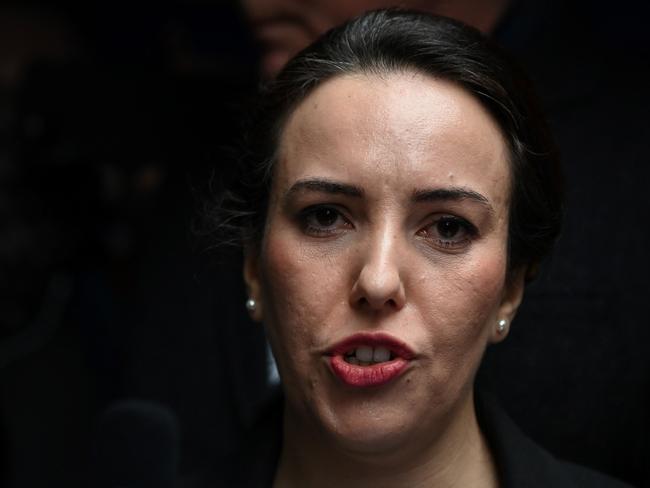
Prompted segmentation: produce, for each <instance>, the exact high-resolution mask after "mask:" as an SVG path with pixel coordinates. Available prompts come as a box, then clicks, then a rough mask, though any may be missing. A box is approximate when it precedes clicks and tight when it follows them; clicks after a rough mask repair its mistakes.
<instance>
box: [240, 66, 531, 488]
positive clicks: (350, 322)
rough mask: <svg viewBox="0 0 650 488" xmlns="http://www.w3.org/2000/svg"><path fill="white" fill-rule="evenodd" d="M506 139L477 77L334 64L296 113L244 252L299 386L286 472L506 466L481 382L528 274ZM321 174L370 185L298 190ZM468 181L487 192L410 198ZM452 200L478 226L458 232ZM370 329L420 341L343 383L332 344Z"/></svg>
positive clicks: (454, 475)
mask: <svg viewBox="0 0 650 488" xmlns="http://www.w3.org/2000/svg"><path fill="white" fill-rule="evenodd" d="M507 154H508V153H507V148H506V145H505V142H504V140H503V138H502V136H501V133H500V131H499V128H498V127H497V125H496V123H495V122H494V121H493V120H492V119H491V117H490V116H489V115H488V113H487V112H486V111H485V110H484V109H483V108H482V106H481V105H480V104H479V103H478V101H476V100H475V99H474V98H473V97H472V96H471V95H470V94H468V93H466V92H465V91H464V90H462V89H461V88H459V87H457V86H455V85H453V84H451V83H448V82H446V81H441V80H435V79H432V78H430V77H427V76H424V75H420V74H415V73H412V72H407V73H394V74H387V75H384V76H381V77H379V76H378V75H364V74H359V75H354V76H352V75H346V76H342V77H338V78H334V79H332V80H329V81H327V82H325V83H324V84H323V85H321V86H320V87H318V88H317V89H316V90H315V91H314V92H313V93H312V94H310V95H309V96H308V97H307V98H306V99H305V100H304V101H303V102H302V103H301V104H300V105H299V106H298V107H297V109H296V110H295V111H294V112H293V114H292V115H291V116H290V117H289V120H288V122H287V125H286V127H285V129H284V131H283V134H282V137H281V141H280V148H279V160H278V162H277V165H276V167H275V172H274V182H273V187H272V192H271V199H270V202H269V212H268V217H267V223H266V228H265V234H264V238H263V242H262V243H261V247H260V248H259V249H258V250H257V251H254V252H253V251H251V252H249V253H248V254H247V257H246V261H245V266H244V276H245V279H246V283H247V286H248V290H249V293H250V296H251V297H252V298H254V299H256V300H257V302H258V308H257V309H256V311H255V312H253V318H254V319H256V320H260V321H264V323H265V325H266V327H267V330H268V334H269V338H270V341H271V346H272V348H273V351H274V354H275V357H276V359H277V363H278V367H279V371H280V374H281V377H282V382H283V386H284V389H285V393H286V411H285V445H284V450H283V454H282V459H281V464H280V469H279V472H278V479H277V480H276V481H277V484H278V486H296V485H299V483H298V480H301V481H302V483H305V481H306V480H309V483H308V485H309V486H325V485H330V486H331V484H332V483H336V484H335V486H348V485H354V486H396V485H395V483H400V484H401V485H402V486H419V484H423V483H433V482H435V483H437V484H436V485H435V486H451V485H453V484H454V483H456V485H455V486H492V485H493V483H496V477H495V475H494V469H493V466H492V463H491V461H490V457H489V452H488V451H487V448H486V446H485V443H484V441H483V439H482V436H481V434H480V432H479V429H478V426H477V424H476V417H475V413H474V406H473V397H472V385H473V380H474V375H475V372H476V370H477V368H478V365H479V363H480V360H481V357H482V355H483V353H484V350H485V348H486V347H487V345H488V344H489V343H491V342H497V341H499V340H501V339H503V337H504V335H505V334H500V333H498V332H497V322H498V320H499V319H502V318H505V319H507V320H508V321H509V322H510V320H511V319H512V318H513V317H514V314H515V312H516V309H517V306H518V305H519V302H520V300H521V296H522V292H523V279H522V277H521V276H519V275H518V276H517V278H516V279H514V280H513V281H512V282H511V283H510V284H506V280H505V277H506V261H507V254H506V252H507V244H506V243H507V232H508V229H507V225H508V205H509V202H508V195H509V186H510V173H509V164H508V160H507ZM314 179H318V180H319V181H320V180H327V181H330V182H337V183H340V184H345V185H352V186H354V187H356V188H357V189H359V190H360V191H361V192H362V195H360V196H359V195H357V196H351V195H346V194H338V193H330V192H324V191H320V190H315V189H313V188H302V189H300V190H295V189H294V190H293V191H292V190H291V188H292V187H294V186H295V185H296V183H297V182H301V181H305V180H314ZM459 188H460V189H463V190H465V191H472V192H475V193H477V194H480V195H482V196H483V197H484V199H485V201H477V200H474V199H472V198H464V199H459V200H446V199H443V200H440V199H435V200H431V201H414V199H413V198H414V195H415V194H417V192H423V191H429V190H440V189H445V190H453V189H459ZM315 205H319V206H321V208H322V206H323V205H326V206H328V208H331V209H333V210H334V215H335V218H334V219H333V223H332V224H331V225H327V226H323V225H321V222H320V221H319V220H318V218H316V217H315V216H314V213H313V212H312V213H305V209H307V208H313V206H315ZM443 216H444V217H445V218H449V216H454V217H459V218H462V219H465V220H467V221H469V222H470V223H471V224H472V225H473V226H475V227H476V233H475V234H472V233H469V232H463V231H462V230H461V231H460V232H458V233H457V234H456V235H455V236H454V239H453V241H454V243H452V244H451V245H450V244H449V241H445V240H444V239H442V238H441V235H440V233H439V229H438V227H437V222H438V221H439V220H440V219H441V217H443ZM328 223H329V221H328ZM373 331H374V332H377V331H381V332H385V333H388V334H390V335H392V336H394V337H396V338H398V339H399V340H401V341H403V342H405V343H406V344H408V345H409V346H410V347H411V349H413V351H414V352H415V354H416V358H415V359H414V360H413V361H411V363H410V365H409V368H408V370H407V371H406V372H405V373H404V374H403V375H401V376H400V377H398V378H396V379H395V380H394V381H392V382H390V383H389V384H387V385H384V386H381V387H375V388H370V389H359V388H352V387H349V386H346V385H344V384H343V383H342V382H341V381H340V379H339V378H337V377H336V376H335V375H334V374H333V373H332V371H331V369H330V368H329V363H328V357H327V355H326V352H327V350H328V349H329V348H331V347H332V346H333V345H334V344H335V343H337V342H338V341H340V340H342V339H344V338H346V337H348V336H350V335H351V334H354V333H358V332H373ZM314 461H317V463H314ZM375 478H376V479H375ZM321 483H322V485H321ZM391 483H392V484H391ZM303 486H305V485H304V484H303Z"/></svg>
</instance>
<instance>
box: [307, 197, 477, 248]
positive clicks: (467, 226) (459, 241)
mask: <svg viewBox="0 0 650 488" xmlns="http://www.w3.org/2000/svg"><path fill="white" fill-rule="evenodd" d="M319 212H323V213H327V212H332V213H331V214H330V215H329V217H330V218H333V219H334V220H333V222H332V223H331V224H330V225H323V224H319V223H317V222H316V219H317V218H318V213H319ZM321 216H322V217H326V216H327V215H321ZM298 220H299V222H300V226H301V228H302V230H303V232H304V233H305V234H307V235H310V236H314V237H329V236H334V235H337V234H339V233H340V232H342V231H343V230H344V229H346V228H352V227H353V225H352V223H351V222H350V221H349V220H348V219H347V218H346V217H345V216H344V215H343V213H342V212H341V211H340V210H339V209H338V208H336V207H335V206H333V205H312V206H310V207H307V208H305V209H303V210H302V211H301V212H300V213H299V215H298ZM449 224H451V225H455V226H458V231H460V232H461V233H462V237H461V238H456V239H454V238H453V237H452V238H444V237H442V236H440V230H441V229H440V228H439V227H438V226H439V225H449ZM430 229H434V232H435V234H437V235H432V233H431V232H430ZM417 235H419V236H420V237H423V238H425V239H427V240H428V241H430V243H431V244H432V245H434V246H436V247H438V248H441V249H444V250H449V251H451V250H460V249H462V248H463V247H465V246H467V245H468V244H470V243H471V241H473V240H474V239H475V238H476V237H477V236H478V229H477V228H476V227H475V226H474V225H473V224H471V223H470V222H468V221H467V220H465V219H463V218H460V217H456V216H454V215H438V216H436V218H435V219H434V220H433V221H432V222H431V223H429V224H428V225H426V226H425V227H423V228H421V229H420V230H419V231H418V232H417Z"/></svg>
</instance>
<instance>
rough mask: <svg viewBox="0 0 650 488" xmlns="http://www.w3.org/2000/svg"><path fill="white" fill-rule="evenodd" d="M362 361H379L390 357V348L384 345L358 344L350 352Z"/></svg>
mask: <svg viewBox="0 0 650 488" xmlns="http://www.w3.org/2000/svg"><path fill="white" fill-rule="evenodd" d="M351 357H356V358H357V359H358V360H359V361H361V362H364V363H370V362H374V363H381V362H384V361H388V360H389V359H390V350H389V349H388V348H386V347H375V348H373V347H370V346H359V347H357V348H356V350H354V351H353V352H352V354H351Z"/></svg>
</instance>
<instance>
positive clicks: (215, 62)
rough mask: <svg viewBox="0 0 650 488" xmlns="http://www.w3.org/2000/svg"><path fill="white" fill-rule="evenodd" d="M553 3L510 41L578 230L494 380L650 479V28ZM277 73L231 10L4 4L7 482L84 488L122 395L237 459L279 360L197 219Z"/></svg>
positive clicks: (561, 443) (596, 9) (528, 14)
mask: <svg viewBox="0 0 650 488" xmlns="http://www.w3.org/2000/svg"><path fill="white" fill-rule="evenodd" d="M525 3H528V2H525ZM559 3H561V4H562V3H565V4H566V2H559ZM553 4H554V2H530V5H529V6H528V7H527V9H526V11H525V12H521V11H520V12H515V13H513V14H512V15H513V19H515V20H512V21H510V22H509V23H508V22H506V23H504V25H503V26H501V28H500V30H499V31H497V37H498V38H499V39H500V40H501V41H502V42H503V43H504V44H505V45H506V46H508V47H509V48H510V49H511V50H512V51H513V52H514V53H515V54H516V55H517V56H518V57H520V58H521V59H522V61H523V62H524V64H525V65H526V67H527V68H528V69H529V71H530V72H531V73H532V75H533V78H534V79H535V81H536V82H537V83H538V84H539V85H540V86H541V87H542V90H541V95H542V100H543V102H544V105H545V107H546V109H547V111H548V112H549V115H550V118H551V124H552V126H553V128H554V130H555V131H556V134H557V137H558V140H559V145H560V148H561V150H562V153H563V156H564V159H565V164H566V165H567V178H568V184H569V192H568V193H569V194H568V209H567V212H568V215H567V226H568V230H567V231H565V233H564V235H563V238H562V240H561V242H560V247H559V250H558V254H557V255H556V257H555V258H554V259H553V260H552V261H551V262H549V263H547V264H546V265H545V267H544V271H543V273H542V277H541V278H540V280H539V282H538V283H536V284H534V285H533V286H531V288H530V290H529V295H530V300H528V301H527V302H526V305H525V306H524V308H523V309H522V311H521V317H520V318H519V319H518V320H517V322H516V324H517V326H516V327H515V328H514V329H513V333H512V337H511V338H509V339H508V341H507V342H506V344H504V345H503V347H502V351H499V350H498V349H495V350H494V351H489V353H488V357H487V361H486V368H485V369H484V371H483V372H482V374H481V382H482V383H483V384H484V385H485V386H486V387H489V388H491V389H493V390H495V391H496V393H497V394H498V395H499V396H500V398H501V400H502V402H503V403H504V406H505V407H506V409H507V410H509V411H510V413H511V414H512V415H513V417H514V418H515V420H517V422H518V423H519V424H520V425H522V427H523V428H524V430H525V431H526V432H528V433H529V434H530V435H531V436H533V438H535V439H536V440H538V441H539V442H541V443H542V444H543V445H545V446H547V447H549V449H551V450H552V451H553V452H557V453H558V454H559V455H561V456H563V457H566V458H568V459H572V460H574V461H577V462H581V463H584V464H587V465H590V466H592V467H595V468H597V469H600V470H604V471H607V472H609V473H611V474H613V475H615V476H617V477H620V478H624V479H627V480H628V481H630V482H633V483H635V484H636V485H638V486H650V473H649V472H648V465H649V462H650V459H649V458H650V454H649V452H650V451H649V447H650V446H649V443H648V440H647V436H648V433H649V431H650V429H649V427H648V417H647V414H646V411H647V408H648V407H649V406H650V393H649V392H650V380H649V378H650V366H649V364H650V361H649V359H648V353H647V348H648V344H649V342H648V340H649V337H650V336H649V333H648V330H650V323H648V322H649V321H648V314H647V311H646V306H647V303H646V302H647V300H646V299H645V297H646V296H647V293H648V287H647V283H646V280H647V276H648V273H647V271H648V259H647V246H646V244H648V229H647V227H648V222H649V220H648V213H649V210H650V204H649V203H647V198H646V197H645V195H646V194H647V185H648V182H649V181H648V166H649V165H648V163H649V162H650V161H649V157H648V154H649V151H648V149H649V144H648V141H649V140H650V139H649V136H650V133H649V131H648V125H649V124H648V115H650V113H649V112H648V106H649V104H648V94H647V87H648V86H649V85H648V84H647V83H646V82H647V80H648V70H649V66H648V55H649V49H648V47H649V44H650V42H649V36H648V33H647V32H648V29H647V26H646V22H645V17H644V16H643V11H642V9H641V7H640V6H639V5H637V4H633V3H629V2H619V3H618V4H617V5H607V8H605V4H604V3H602V4H598V3H593V2H577V1H576V2H573V3H572V4H571V7H570V8H567V7H566V6H565V7H563V8H561V9H558V10H553V7H552V5H553ZM566 5H568V4H566ZM258 82H259V80H258V76H257V52H256V47H255V45H254V42H253V41H252V39H251V37H250V35H249V33H248V28H247V26H246V22H245V19H244V17H243V14H242V13H241V12H240V10H239V6H238V4H237V2H234V1H229V2H227V1H220V2H208V1H185V2H180V1H178V2H167V3H165V4H164V6H161V5H157V6H155V7H149V8H145V7H143V6H134V5H133V4H130V3H121V2H96V3H93V4H92V5H87V6H85V7H77V6H73V4H72V3H70V4H66V3H61V2H59V3H57V4H51V3H47V4H46V3H38V2H14V3H11V2H9V3H7V2H4V3H2V4H0V266H1V267H0V293H1V295H0V327H1V328H0V486H9V487H21V488H22V487H40V486H48V487H49V486H67V487H75V486H86V485H87V483H88V480H89V479H90V478H89V477H90V473H91V472H92V471H93V469H94V468H93V467H96V465H97V460H96V457H97V454H96V445H97V443H98V440H97V438H98V436H101V434H100V433H99V432H100V430H99V427H98V425H99V419H100V418H101V416H102V412H104V411H105V410H106V408H108V407H109V406H111V405H113V404H115V402H118V401H120V400H122V399H126V398H138V399H142V400H146V401H150V402H155V404H156V405H160V406H163V407H165V408H168V409H169V410H170V411H171V412H172V414H173V416H174V417H173V418H174V419H175V420H172V423H175V424H174V425H176V427H178V429H179V430H180V436H181V440H180V444H179V456H180V465H179V472H180V473H181V474H182V475H183V476H192V475H193V474H195V473H200V472H201V471H203V470H205V469H207V468H208V467H209V466H211V465H212V464H213V463H215V459H219V458H220V457H221V456H223V455H224V454H228V453H230V452H232V451H235V450H236V449H237V445H238V442H239V440H240V437H241V436H240V434H241V433H242V432H243V431H245V430H246V428H247V427H248V426H250V425H251V422H252V419H253V417H254V415H255V412H257V411H258V410H259V408H260V406H261V405H262V404H263V403H264V400H265V398H266V396H267V390H268V386H267V382H266V375H267V373H266V369H265V365H266V352H265V345H264V342H263V337H262V335H261V333H260V330H259V328H258V327H257V326H255V325H253V324H251V323H250V322H249V321H248V319H247V317H246V314H245V312H244V310H243V308H244V307H243V303H244V300H245V295H244V291H243V287H242V284H241V280H240V279H239V258H240V256H239V253H238V251H236V250H228V249H226V250H223V249H221V250H214V249H212V248H211V246H210V241H209V238H208V237H209V236H203V235H202V232H201V231H200V229H201V226H200V222H197V220H196V216H197V215H199V214H200V209H201V205H202V204H201V202H202V201H203V198H204V197H205V196H206V195H209V193H210V190H211V189H214V188H218V187H219V185H220V183H221V181H222V178H223V175H225V174H227V172H228V169H229V167H230V165H231V162H232V160H233V159H232V158H233V157H234V152H233V150H232V148H233V147H234V146H235V145H236V142H237V140H238V136H239V133H240V132H239V121H240V120H241V118H242V114H243V113H245V108H244V107H245V106H246V105H245V104H246V102H247V101H248V100H249V98H250V97H251V95H252V94H253V93H254V92H255V89H256V87H257V85H258ZM520 323H521V324H522V325H528V327H523V326H519V325H518V324H520Z"/></svg>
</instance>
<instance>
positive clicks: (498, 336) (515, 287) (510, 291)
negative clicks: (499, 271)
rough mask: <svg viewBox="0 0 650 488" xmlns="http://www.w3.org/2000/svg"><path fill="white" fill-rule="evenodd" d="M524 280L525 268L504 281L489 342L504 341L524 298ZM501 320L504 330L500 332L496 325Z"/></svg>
mask: <svg viewBox="0 0 650 488" xmlns="http://www.w3.org/2000/svg"><path fill="white" fill-rule="evenodd" d="M525 278H526V268H525V267H521V268H519V269H516V270H514V271H513V272H512V273H511V274H510V275H509V276H508V277H507V278H506V279H507V281H506V284H505V286H504V288H503V295H502V297H501V304H500V305H499V311H498V314H497V320H496V323H495V324H494V326H493V329H492V332H491V334H490V342H491V343H493V344H496V343H498V342H501V341H502V340H503V339H505V338H506V337H507V335H508V332H509V331H510V325H511V324H512V321H513V320H514V318H515V315H516V314H517V310H518V309H519V304H521V300H522V298H523V297H524V288H525V286H526V285H525V281H526V280H525ZM501 320H505V321H506V325H505V329H504V330H502V331H500V330H499V328H498V323H499V321H501Z"/></svg>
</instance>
